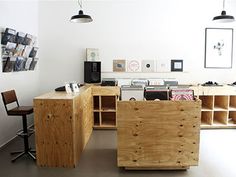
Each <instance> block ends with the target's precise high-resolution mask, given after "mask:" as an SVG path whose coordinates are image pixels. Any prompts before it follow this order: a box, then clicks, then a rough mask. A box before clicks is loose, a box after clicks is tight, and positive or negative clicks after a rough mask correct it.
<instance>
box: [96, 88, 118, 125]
mask: <svg viewBox="0 0 236 177" xmlns="http://www.w3.org/2000/svg"><path fill="white" fill-rule="evenodd" d="M92 89H93V120H94V128H97V129H114V128H116V108H117V100H118V97H119V95H120V88H119V87H101V86H93V87H92Z"/></svg>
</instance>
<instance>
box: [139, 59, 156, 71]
mask: <svg viewBox="0 0 236 177" xmlns="http://www.w3.org/2000/svg"><path fill="white" fill-rule="evenodd" d="M142 72H146V73H148V72H149V73H150V72H154V60H142Z"/></svg>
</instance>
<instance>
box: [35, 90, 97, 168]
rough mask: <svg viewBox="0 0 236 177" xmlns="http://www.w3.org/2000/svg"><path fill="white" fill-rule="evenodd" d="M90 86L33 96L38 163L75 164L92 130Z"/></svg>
mask: <svg viewBox="0 0 236 177" xmlns="http://www.w3.org/2000/svg"><path fill="white" fill-rule="evenodd" d="M92 116H93V115H92V94H91V87H82V88H81V89H80V93H79V94H67V93H66V92H50V93H47V94H44V95H41V96H38V97H36V98H35V99H34V119H35V140H36V152H37V153H36V157H37V165H39V166H47V167H75V166H76V164H77V163H78V160H79V158H80V155H81V153H82V151H83V149H84V148H85V145H86V143H87V142H88V140H89V137H90V135H91V132H92V127H93V118H92Z"/></svg>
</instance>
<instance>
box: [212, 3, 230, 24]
mask: <svg viewBox="0 0 236 177" xmlns="http://www.w3.org/2000/svg"><path fill="white" fill-rule="evenodd" d="M213 21H218V22H223V23H224V22H225V23H227V22H233V21H234V16H231V15H226V11H225V0H223V10H222V12H221V15H219V16H215V17H214V18H213Z"/></svg>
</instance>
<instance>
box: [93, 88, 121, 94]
mask: <svg viewBox="0 0 236 177" xmlns="http://www.w3.org/2000/svg"><path fill="white" fill-rule="evenodd" d="M92 94H93V95H103V96H109V95H117V96H119V95H120V87H118V86H93V88H92Z"/></svg>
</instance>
